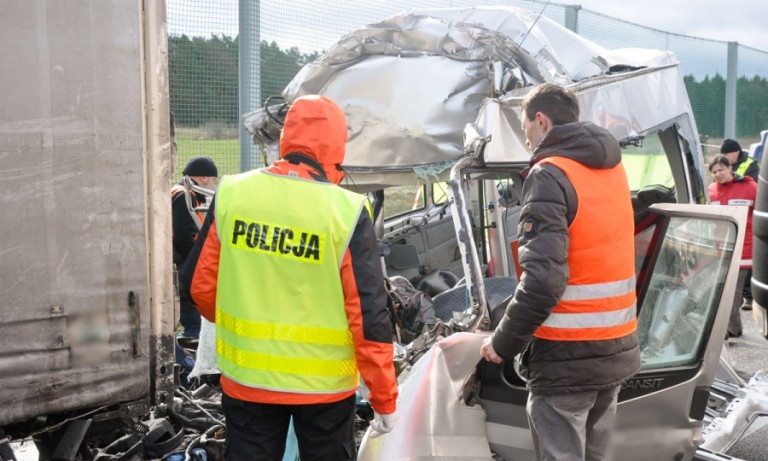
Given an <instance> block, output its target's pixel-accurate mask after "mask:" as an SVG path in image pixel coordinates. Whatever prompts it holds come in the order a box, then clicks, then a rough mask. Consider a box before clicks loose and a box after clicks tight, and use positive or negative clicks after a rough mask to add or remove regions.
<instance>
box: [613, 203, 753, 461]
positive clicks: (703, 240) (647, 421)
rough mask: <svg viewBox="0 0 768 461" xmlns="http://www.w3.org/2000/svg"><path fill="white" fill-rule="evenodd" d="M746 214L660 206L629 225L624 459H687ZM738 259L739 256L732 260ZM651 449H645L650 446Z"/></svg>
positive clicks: (724, 321)
mask: <svg viewBox="0 0 768 461" xmlns="http://www.w3.org/2000/svg"><path fill="white" fill-rule="evenodd" d="M745 223H746V209H745V208H744V209H742V208H740V207H722V206H701V205H663V206H657V207H654V208H653V209H652V210H651V211H649V212H648V213H647V214H646V216H644V217H642V218H641V219H640V220H639V221H638V223H637V226H636V234H635V258H636V268H635V270H636V273H637V297H638V336H639V339H640V350H641V359H642V368H641V370H640V372H639V373H638V374H637V375H636V376H635V377H634V378H633V379H631V380H630V381H629V382H627V383H626V384H625V385H624V386H623V388H622V390H621V393H620V394H619V404H620V405H619V413H618V427H619V431H618V434H619V437H617V440H616V442H617V444H618V446H619V447H620V451H619V453H622V454H624V453H627V454H628V456H622V459H638V460H639V459H650V458H648V456H651V457H652V458H653V459H690V458H691V457H692V456H693V452H694V451H695V450H696V442H697V440H698V441H700V440H699V439H700V436H701V425H702V421H703V419H704V412H705V409H706V405H707V398H708V396H709V386H710V385H711V384H712V381H713V380H714V377H715V373H716V370H717V367H718V360H719V357H720V352H721V349H722V347H723V341H724V338H725V333H726V328H727V325H728V317H729V315H730V311H731V304H732V302H733V296H732V295H731V293H733V290H734V289H735V286H736V277H737V274H738V269H739V259H740V258H739V256H738V255H740V254H741V248H742V244H743V240H744V226H745ZM734 255H736V256H734ZM649 449H650V450H652V451H650V452H649V451H647V450H649Z"/></svg>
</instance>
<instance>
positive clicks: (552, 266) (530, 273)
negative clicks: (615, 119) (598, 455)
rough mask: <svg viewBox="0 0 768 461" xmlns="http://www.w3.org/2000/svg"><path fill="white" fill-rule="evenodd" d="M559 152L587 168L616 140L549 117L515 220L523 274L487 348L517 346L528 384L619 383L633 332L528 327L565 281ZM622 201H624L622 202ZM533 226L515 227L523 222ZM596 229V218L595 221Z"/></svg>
mask: <svg viewBox="0 0 768 461" xmlns="http://www.w3.org/2000/svg"><path fill="white" fill-rule="evenodd" d="M552 156H559V157H566V158H569V159H572V160H575V161H578V162H579V163H582V164H584V165H586V166H588V167H590V168H613V167H615V166H616V165H618V164H619V162H621V151H620V147H619V144H618V142H617V141H616V140H615V139H614V138H613V136H612V135H611V134H610V133H609V132H608V131H606V130H605V129H603V128H601V127H598V126H596V125H593V124H591V123H586V122H577V123H569V124H565V125H557V126H555V127H553V128H552V130H551V131H550V132H549V133H548V134H547V135H546V136H545V137H544V139H543V140H542V142H541V144H539V146H538V147H537V148H536V150H535V151H534V156H533V159H532V160H531V165H532V168H531V169H530V172H529V174H528V176H527V178H526V180H525V184H524V186H523V197H522V203H523V205H522V206H523V208H522V212H521V216H520V223H521V226H520V227H519V228H518V236H519V239H520V250H519V256H520V265H521V266H522V268H523V276H522V278H521V280H520V284H519V286H518V287H517V290H516V292H515V295H514V298H513V299H512V301H511V302H510V303H509V305H508V307H507V310H506V314H505V316H504V319H503V320H502V321H501V323H500V324H499V326H498V327H497V329H496V331H495V332H494V335H493V348H494V349H495V350H496V352H497V353H498V354H499V355H501V356H502V357H506V358H508V359H511V358H512V357H514V356H515V355H517V354H519V353H520V352H523V351H525V352H524V354H523V360H522V371H523V373H524V374H525V375H526V377H527V378H528V385H529V387H530V389H531V391H532V392H535V393H539V394H562V393H570V392H581V391H588V390H599V389H607V388H610V387H614V386H617V385H620V384H622V383H623V382H625V381H626V380H628V379H629V378H630V377H632V375H634V374H635V373H636V372H637V371H638V370H639V368H640V352H639V348H638V340H637V335H636V334H635V333H633V334H631V335H628V336H625V337H622V338H617V339H611V340H603V341H551V340H544V339H540V338H535V337H534V336H533V333H534V332H535V331H536V329H537V328H538V327H539V326H540V325H541V324H542V323H543V322H544V321H545V320H546V319H547V317H548V316H549V315H550V313H551V312H552V309H553V308H554V307H555V306H556V305H557V303H558V302H559V300H560V297H561V296H562V294H563V292H564V291H565V288H566V285H567V283H568V277H569V273H568V262H567V255H568V244H569V236H568V226H569V225H570V223H571V222H572V221H573V219H574V217H575V215H576V210H577V209H578V206H579V203H578V197H577V196H576V191H575V189H574V188H573V185H572V184H571V182H570V181H569V179H568V177H567V176H566V174H565V173H564V172H563V171H562V170H561V169H559V168H558V167H556V166H554V165H551V164H542V165H538V166H537V165H536V164H537V163H538V162H540V161H541V160H543V159H545V158H547V157H552ZM627 206H631V205H630V204H627ZM527 222H534V223H536V224H535V225H534V226H528V228H527V229H524V228H523V223H527ZM595 229H596V231H598V232H599V229H600V223H595Z"/></svg>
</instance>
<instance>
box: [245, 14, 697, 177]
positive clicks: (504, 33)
mask: <svg viewBox="0 0 768 461" xmlns="http://www.w3.org/2000/svg"><path fill="white" fill-rule="evenodd" d="M675 63H676V59H675V57H674V55H673V54H672V53H670V52H666V51H657V50H637V49H624V50H613V51H611V50H607V49H605V48H602V47H600V46H598V45H597V44H594V43H592V42H590V41H588V40H586V39H584V38H582V37H580V36H578V35H577V34H574V33H573V32H571V31H569V30H567V29H565V28H564V27H562V26H560V25H559V24H557V23H555V22H554V21H552V20H550V19H548V18H545V17H541V18H538V15H537V14H536V13H534V12H531V11H528V10H523V9H519V8H512V7H485V8H480V7H476V8H464V9H458V8H446V9H439V10H415V11H411V12H407V13H403V14H400V15H397V16H393V17H391V18H389V19H386V20H384V21H382V22H379V23H376V24H371V25H369V26H367V27H366V28H364V29H361V30H357V31H354V32H352V33H350V34H348V35H346V36H345V37H343V38H342V39H341V40H340V41H339V42H338V43H336V44H335V45H334V46H333V47H332V48H331V49H330V50H328V51H327V52H326V53H324V54H323V55H322V56H321V57H320V58H319V59H317V60H316V61H314V62H312V63H310V64H307V65H306V66H304V68H302V70H301V71H300V72H299V74H298V75H296V77H295V78H294V79H293V80H292V81H291V83H290V84H289V85H288V86H287V88H286V89H285V91H284V92H283V96H284V97H285V99H286V101H287V102H288V103H290V102H291V101H293V100H294V99H295V98H297V97H299V96H302V95H306V94H323V95H326V96H328V97H330V98H332V99H334V100H335V101H336V102H338V103H339V105H340V106H341V107H342V108H343V110H344V112H345V114H346V116H347V121H348V125H349V133H350V137H349V141H348V143H347V156H346V159H345V162H344V167H345V170H346V171H347V172H349V173H351V175H352V177H353V181H352V183H353V185H354V186H356V188H358V189H366V188H367V187H366V186H368V185H372V184H376V185H378V184H387V183H386V181H394V183H404V181H403V180H402V179H401V178H399V177H398V176H399V175H402V174H403V173H408V174H409V175H410V177H411V178H413V170H414V169H415V168H419V167H423V166H425V165H440V166H441V167H442V168H443V170H442V173H443V176H445V175H446V173H447V172H446V170H447V169H449V168H450V166H451V165H452V164H453V163H455V161H456V160H458V158H460V157H461V155H462V153H463V146H462V138H461V136H462V132H463V129H464V126H465V125H466V124H467V123H474V122H475V120H476V118H477V116H478V114H479V113H480V111H481V107H482V106H483V104H484V103H485V102H486V101H488V100H489V99H490V98H496V97H501V96H503V95H505V94H511V95H516V96H518V97H520V96H523V95H524V94H525V93H527V92H528V91H529V90H530V88H532V87H533V86H535V85H537V84H540V83H543V82H554V83H558V84H561V85H566V86H570V85H574V84H576V83H578V82H583V81H587V80H590V79H594V78H595V77H599V76H608V75H610V74H611V73H614V72H618V71H622V72H623V71H626V70H631V69H639V68H646V67H663V66H670V65H674V64H675ZM663 95H666V92H665V93H663ZM686 102H687V98H686ZM274 109H275V110H276V109H277V107H275V108H274ZM596 110H597V109H596ZM627 110H628V107H624V111H623V112H620V115H622V116H623V117H625V118H626V117H627V113H626V111H627ZM593 112H594V111H593V110H592V109H589V110H586V111H585V114H587V116H588V117H592V116H594V113H593ZM244 123H245V125H246V128H247V129H248V130H249V131H250V132H251V133H252V134H254V137H255V139H257V140H258V141H259V142H263V143H265V144H273V143H274V133H275V129H274V127H270V124H271V123H272V121H271V119H270V118H269V117H267V116H265V114H264V110H261V111H256V112H254V113H250V114H246V115H245V116H244ZM269 133H271V135H268V136H265V134H269ZM517 144H519V142H518V143H517ZM523 152H527V151H525V150H524V151H523ZM438 173H441V172H438ZM386 174H389V175H390V177H388V178H384V177H383V176H384V175H386ZM411 182H413V181H411Z"/></svg>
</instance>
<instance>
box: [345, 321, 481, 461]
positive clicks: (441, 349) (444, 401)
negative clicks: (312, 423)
mask: <svg viewBox="0 0 768 461" xmlns="http://www.w3.org/2000/svg"><path fill="white" fill-rule="evenodd" d="M485 337H486V336H485V335H479V334H475V333H454V334H453V335H451V336H449V337H447V338H445V339H443V340H441V341H439V342H437V343H436V344H435V345H434V346H433V347H432V348H431V349H429V351H427V352H426V353H425V354H424V356H423V357H421V358H420V359H419V361H418V362H416V364H415V365H414V366H413V368H412V369H411V371H410V372H409V374H408V376H407V377H406V378H405V379H404V380H403V382H401V383H400V397H399V398H398V402H397V413H398V424H397V425H396V426H395V427H394V429H392V432H390V433H389V434H384V435H382V436H380V437H377V438H374V439H372V438H370V437H369V435H370V429H369V431H368V433H366V435H365V437H364V438H363V441H362V443H361V445H360V451H359V454H358V458H357V459H358V460H361V461H367V460H370V461H378V460H383V459H398V460H430V459H434V460H438V459H462V460H468V461H469V460H478V461H480V460H483V461H486V460H492V459H493V458H492V454H491V450H490V447H489V445H488V439H487V438H486V435H485V410H483V408H482V407H481V406H480V405H477V406H472V407H470V406H467V405H465V404H464V402H463V399H462V388H463V387H464V384H465V382H466V380H467V378H468V377H469V376H470V375H471V374H472V371H473V370H474V369H475V366H477V363H478V362H479V361H480V345H481V343H482V341H483V338H485ZM467 351H472V352H470V353H468V352H467Z"/></svg>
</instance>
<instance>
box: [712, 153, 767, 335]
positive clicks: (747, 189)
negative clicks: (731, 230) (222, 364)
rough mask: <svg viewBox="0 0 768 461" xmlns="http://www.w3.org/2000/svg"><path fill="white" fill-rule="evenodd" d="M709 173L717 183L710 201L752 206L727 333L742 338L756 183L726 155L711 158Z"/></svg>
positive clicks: (716, 203) (750, 260)
mask: <svg viewBox="0 0 768 461" xmlns="http://www.w3.org/2000/svg"><path fill="white" fill-rule="evenodd" d="M709 172H710V173H712V176H714V178H715V182H713V183H712V184H710V185H709V201H710V202H711V203H712V204H713V205H737V206H747V207H749V214H748V215H747V229H746V234H745V236H744V248H743V249H742V251H741V265H740V266H739V267H740V268H739V278H738V279H737V281H736V291H735V292H734V295H733V308H732V309H731V319H730V321H729V322H728V336H733V337H739V336H741V333H742V327H741V314H740V313H739V310H740V307H741V304H742V297H743V293H742V291H743V288H744V284H745V281H746V280H747V276H748V275H749V273H750V270H751V269H752V213H753V212H754V211H755V199H756V197H757V183H756V182H755V180H754V179H752V178H751V177H749V176H739V175H737V174H734V172H733V167H732V166H731V162H730V160H728V157H726V156H725V155H723V154H720V155H717V156H716V157H715V158H714V159H712V161H711V162H710V164H709Z"/></svg>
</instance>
